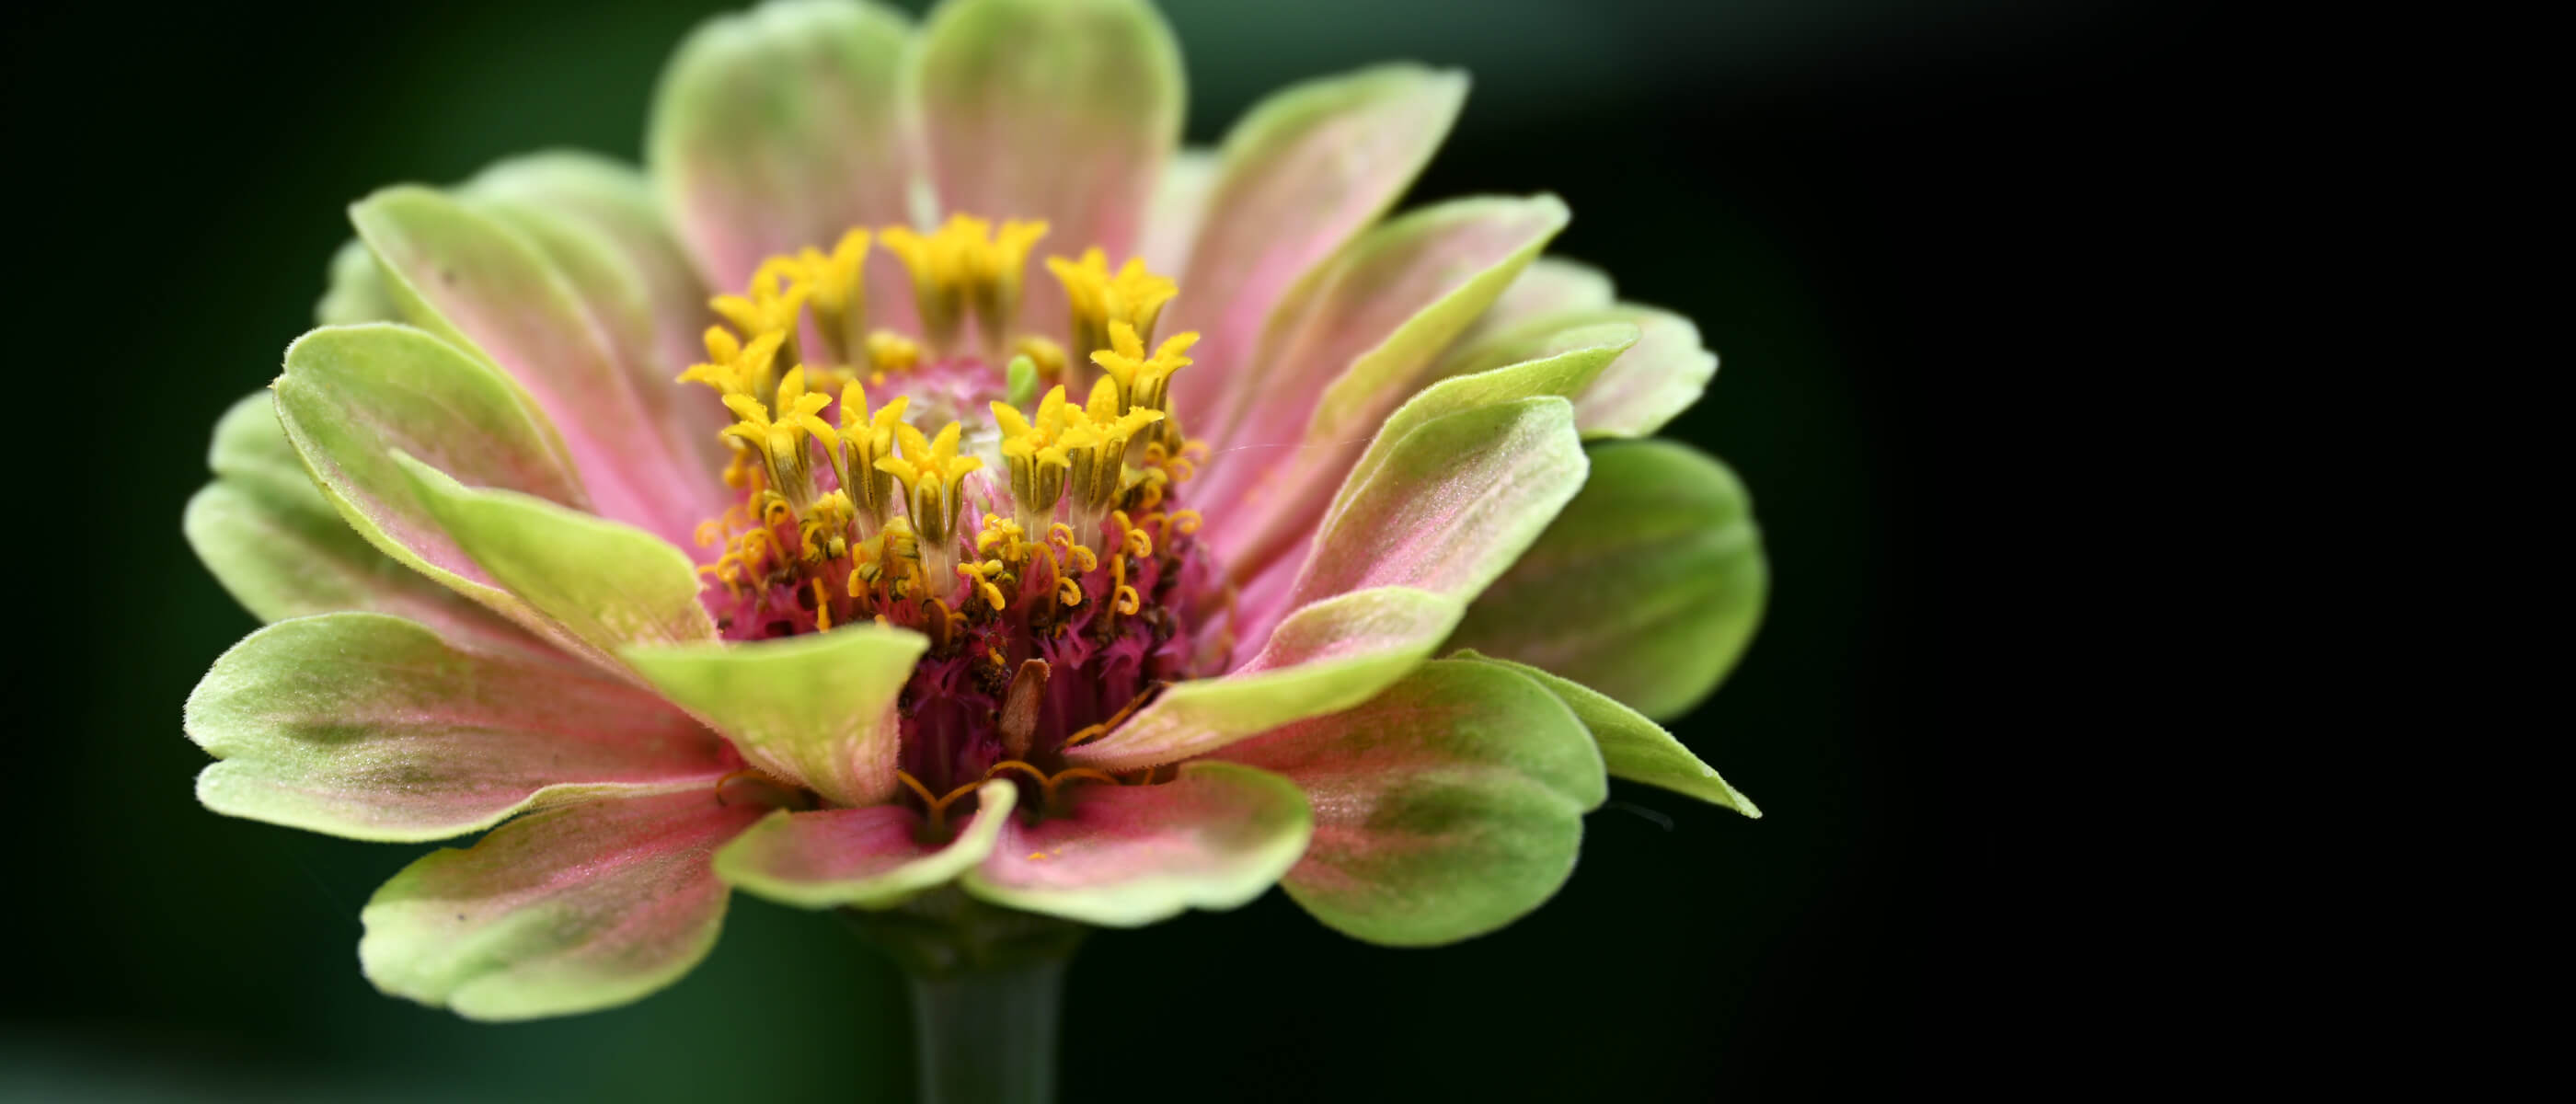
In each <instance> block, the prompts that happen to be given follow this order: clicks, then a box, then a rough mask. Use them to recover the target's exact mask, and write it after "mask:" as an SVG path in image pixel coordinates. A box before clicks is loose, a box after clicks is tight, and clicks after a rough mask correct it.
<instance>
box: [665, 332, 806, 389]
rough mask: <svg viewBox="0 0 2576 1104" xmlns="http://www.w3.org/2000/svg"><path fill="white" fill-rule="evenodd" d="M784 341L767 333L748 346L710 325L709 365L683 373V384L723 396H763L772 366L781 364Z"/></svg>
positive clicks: (782, 338) (780, 336)
mask: <svg viewBox="0 0 2576 1104" xmlns="http://www.w3.org/2000/svg"><path fill="white" fill-rule="evenodd" d="M784 340H786V335H785V334H781V333H765V334H762V335H760V336H758V337H755V338H753V339H751V343H750V344H748V345H745V344H743V343H742V342H741V341H738V340H736V339H735V338H734V336H733V334H731V333H728V332H726V330H725V328H724V327H722V326H709V327H707V335H706V341H707V363H705V364H699V365H693V366H691V367H690V368H689V370H688V371H686V372H682V373H680V379H679V382H681V383H703V384H706V385H707V386H709V387H712V388H715V390H716V394H719V395H754V396H756V395H759V394H761V393H762V392H763V391H764V390H765V389H766V385H767V381H768V379H769V370H770V367H771V366H772V365H773V364H775V363H776V362H777V358H778V343H779V342H781V341H784Z"/></svg>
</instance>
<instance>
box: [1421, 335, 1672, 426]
mask: <svg viewBox="0 0 2576 1104" xmlns="http://www.w3.org/2000/svg"><path fill="white" fill-rule="evenodd" d="M1610 324H1621V325H1631V326H1635V327H1636V328H1637V332H1638V334H1639V336H1638V339H1637V344H1636V347H1635V348H1632V349H1630V350H1628V352H1627V354H1626V355H1624V356H1622V357H1620V358H1619V359H1618V360H1617V361H1615V362H1613V363H1612V364H1611V365H1610V366H1609V367H1608V368H1606V369H1603V370H1602V372H1601V374H1600V376H1599V377H1598V378H1596V379H1594V380H1593V381H1592V383H1591V384H1590V385H1589V386H1587V387H1585V388H1584V389H1583V392H1582V393H1581V394H1579V395H1576V396H1575V397H1574V422H1575V425H1576V426H1578V427H1580V428H1581V429H1582V430H1583V435H1584V436H1585V437H1587V438H1591V437H1643V436H1646V435H1648V434H1651V433H1653V432H1655V431H1656V430H1658V429H1662V428H1663V427H1664V423H1666V422H1669V421H1672V420H1673V415H1676V414H1679V413H1681V412H1682V411H1683V410H1685V409H1687V408H1689V406H1690V405H1691V404H1692V403H1695V402H1698V401H1699V397H1700V395H1702V394H1703V393H1705V392H1706V391H1707V390H1708V384H1709V381H1710V380H1712V379H1715V378H1716V377H1717V354H1715V353H1712V352H1709V351H1708V350H1707V349H1706V348H1705V347H1703V346H1702V345H1701V344H1700V335H1699V327H1698V326H1695V325H1692V324H1691V320H1690V319H1687V318H1684V317H1682V316H1680V315H1678V314H1674V313H1672V312H1671V311H1664V310H1657V309H1655V308H1653V307H1642V306H1638V305H1637V304H1634V303H1620V304H1616V305H1614V306H1607V307H1596V308H1592V309H1588V310H1577V311H1568V312H1563V313H1559V314H1554V315H1550V316H1548V317H1545V318H1542V319H1538V320H1536V321H1533V322H1528V323H1524V324H1522V325H1519V326H1515V327H1510V328H1507V329H1504V330H1502V331H1501V332H1499V333H1496V334H1494V335H1492V336H1491V337H1488V338H1486V339H1484V340H1483V341H1482V342H1479V343H1477V344H1475V345H1473V346H1467V345H1465V344H1464V343H1462V347H1461V348H1460V350H1458V351H1457V352H1456V353H1453V354H1452V355H1453V356H1456V357H1460V358H1462V359H1466V360H1469V361H1476V360H1490V359H1492V358H1495V357H1498V356H1506V355H1509V354H1508V352H1506V350H1509V349H1510V348H1512V347H1513V346H1515V345H1517V344H1522V343H1527V342H1532V341H1547V340H1550V339H1551V337H1552V335H1554V334H1557V333H1561V332H1564V331H1567V330H1581V329H1588V328H1590V327H1594V326H1601V325H1610Z"/></svg>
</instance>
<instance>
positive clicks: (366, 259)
mask: <svg viewBox="0 0 2576 1104" xmlns="http://www.w3.org/2000/svg"><path fill="white" fill-rule="evenodd" d="M401 320H402V304H400V303H397V302H395V301H394V296H393V289H391V288H388V287H386V286H385V273H384V270H383V269H381V268H378V267H377V266H376V255H375V254H373V253H370V252H368V251H367V243H365V242H362V241H359V240H358V239H356V238H351V239H349V240H348V241H345V242H342V243H340V248H339V250H338V251H337V252H334V253H333V254H331V274H330V277H329V285H328V286H327V287H326V288H325V289H324V290H323V292H322V300H321V301H320V302H317V303H315V304H313V323H314V324H315V325H317V326H350V325H355V324H357V323H360V322H399V321H401Z"/></svg>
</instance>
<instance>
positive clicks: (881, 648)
mask: <svg viewBox="0 0 2576 1104" xmlns="http://www.w3.org/2000/svg"><path fill="white" fill-rule="evenodd" d="M929 646H930V641H929V638H928V637H925V636H923V635H921V634H920V633H917V632H914V631H912V630H910V629H898V628H891V627H888V626H883V625H874V624H856V625H847V626H843V627H841V628H837V629H834V630H832V631H830V632H827V633H820V634H816V635H813V636H806V637H801V638H797V639H791V640H776V641H763V642H760V643H756V644H715V643H707V644H693V645H684V646H679V647H638V648H629V649H627V650H626V651H625V652H624V653H623V655H624V658H625V659H626V662H627V663H628V664H630V665H632V666H633V667H634V668H635V670H636V671H637V673H639V674H642V675H643V676H644V678H645V679H646V680H647V681H649V682H651V683H652V684H653V686H654V688H655V689H658V690H660V691H661V692H662V693H663V695H664V696H666V697H668V698H670V699H671V700H672V701H674V702H677V703H679V705H680V706H681V707H682V708H684V709H687V710H689V711H690V712H692V713H695V714H697V715H698V716H700V717H704V718H706V720H707V722H708V723H710V724H713V725H714V726H716V729H717V731H720V732H722V733H724V734H725V735H726V736H727V737H729V738H730V739H732V740H733V744H734V747H735V748H737V749H739V750H740V751H741V752H742V754H743V757H744V758H746V759H749V760H751V761H752V762H753V763H754V764H756V765H758V766H759V767H760V768H761V769H763V770H766V771H769V772H770V773H772V774H775V775H778V776H779V777H781V778H785V779H787V780H789V781H792V782H796V783H798V784H800V785H803V786H805V787H807V788H809V789H812V790H813V791H814V792H816V793H819V794H822V795H823V796H824V797H827V798H830V799H831V800H833V801H834V802H837V803H839V804H843V805H872V804H875V803H877V802H880V801H884V800H885V799H887V798H888V797H891V796H893V794H894V788H895V784H896V783H895V777H894V771H895V744H896V719H895V714H894V704H895V696H896V695H897V694H898V693H900V692H901V691H902V690H903V684H904V680H905V679H907V678H910V677H911V675H912V664H913V661H914V660H916V659H919V658H921V653H922V652H923V651H925V650H927V649H928V648H929Z"/></svg>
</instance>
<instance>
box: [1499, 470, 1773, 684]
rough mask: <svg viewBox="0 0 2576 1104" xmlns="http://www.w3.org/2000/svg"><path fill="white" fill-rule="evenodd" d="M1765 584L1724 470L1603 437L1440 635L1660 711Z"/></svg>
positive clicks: (1737, 651) (1755, 602) (1756, 606)
mask: <svg viewBox="0 0 2576 1104" xmlns="http://www.w3.org/2000/svg"><path fill="white" fill-rule="evenodd" d="M1769 586H1770V571H1769V568H1768V566H1767V565H1766V564H1765V562H1764V560H1763V558H1762V538H1761V533H1760V531H1759V530H1758V529H1757V528H1755V526H1754V523H1753V512H1752V504H1751V502H1750V501H1749V500H1748V499H1747V498H1746V496H1745V493H1744V486H1743V484H1742V483H1739V482H1737V480H1736V478H1735V475H1734V473H1732V472H1730V471H1728V470H1727V469H1726V466H1725V465H1723V464H1720V463H1718V462H1717V461H1716V460H1714V459H1711V458H1710V457H1708V456H1706V455H1704V454H1702V453H1700V452H1698V451H1697V450H1694V449H1692V448H1690V447H1689V446H1686V445H1680V444H1675V443H1672V442H1668V441H1641V442H1635V443H1629V444H1618V445H1611V446H1606V447H1602V448H1597V449H1594V450H1593V453H1592V479H1591V481H1590V482H1589V483H1587V484H1585V486H1584V488H1583V493H1582V494H1580V495H1578V496H1576V498H1575V499H1574V501H1573V502H1571V503H1569V504H1567V506H1566V507H1565V512H1564V513H1563V514H1561V515H1559V516H1558V517H1557V519H1556V523H1555V524H1554V525H1552V526H1550V527H1549V528H1548V530H1547V534H1546V535H1545V536H1543V537H1541V538H1539V540H1538V543H1536V544H1534V545H1532V546H1530V549H1529V552H1528V554H1527V555H1524V556H1522V557H1521V559H1520V562H1519V563H1517V564H1514V565H1513V566H1512V569H1511V570H1510V571H1509V572H1508V573H1506V574H1505V575H1504V576H1503V577H1502V578H1500V579H1497V580H1495V581H1494V584H1493V585H1492V586H1491V587H1489V588H1487V589H1486V591H1485V593H1484V595H1483V597H1481V598H1478V599H1477V600H1476V603H1475V605H1474V606H1473V607H1472V608H1470V609H1469V611H1468V614H1467V619H1466V620H1465V621H1464V622H1462V623H1460V624H1459V626H1458V632H1457V635H1456V636H1454V637H1452V638H1451V639H1450V641H1449V646H1450V647H1453V648H1474V649H1475V650H1477V651H1480V652H1484V653H1486V654H1488V655H1493V656H1499V657H1502V658H1505V659H1511V660H1517V661H1519V662H1522V663H1527V664H1530V665H1532V666H1535V667H1541V668H1545V669H1546V670H1549V671H1553V672H1555V673H1557V674H1559V675H1562V676H1564V677H1566V678H1570V679H1573V680H1575V681H1577V682H1580V683H1582V684H1584V685H1586V686H1589V687H1592V688H1593V689H1595V690H1598V691H1600V692H1602V693H1604V694H1607V695H1609V696H1610V697H1612V698H1615V699H1617V700H1619V701H1621V702H1624V703H1626V704H1627V705H1629V706H1630V707H1632V708H1634V709H1636V710H1637V711H1638V712H1640V713H1644V714H1645V715H1647V716H1649V717H1670V716H1675V715H1677V714H1680V713H1682V712H1684V711H1687V710H1688V709H1689V708H1690V707H1691V706H1692V705H1694V704H1696V703H1697V702H1698V701H1699V700H1700V699H1701V698H1703V697H1706V696H1707V695H1708V693H1709V691H1711V690H1713V689H1715V688H1716V686H1717V682H1718V680H1719V679H1720V678H1723V677H1724V676H1725V674H1726V672H1727V671H1728V670H1729V669H1730V668H1732V667H1733V666H1734V665H1735V660H1736V657H1738V656H1740V655H1742V654H1743V651H1744V646H1745V644H1746V643H1747V642H1748V641H1750V640H1751V639H1752V636H1753V630H1754V628H1755V626H1756V625H1758V624H1759V623H1760V622H1761V619H1762V605H1763V600H1764V597H1765V595H1766V594H1767V592H1768V590H1769ZM1568 610H1580V611H1582V616H1580V617H1568V616H1566V615H1565V611H1568Z"/></svg>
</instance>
